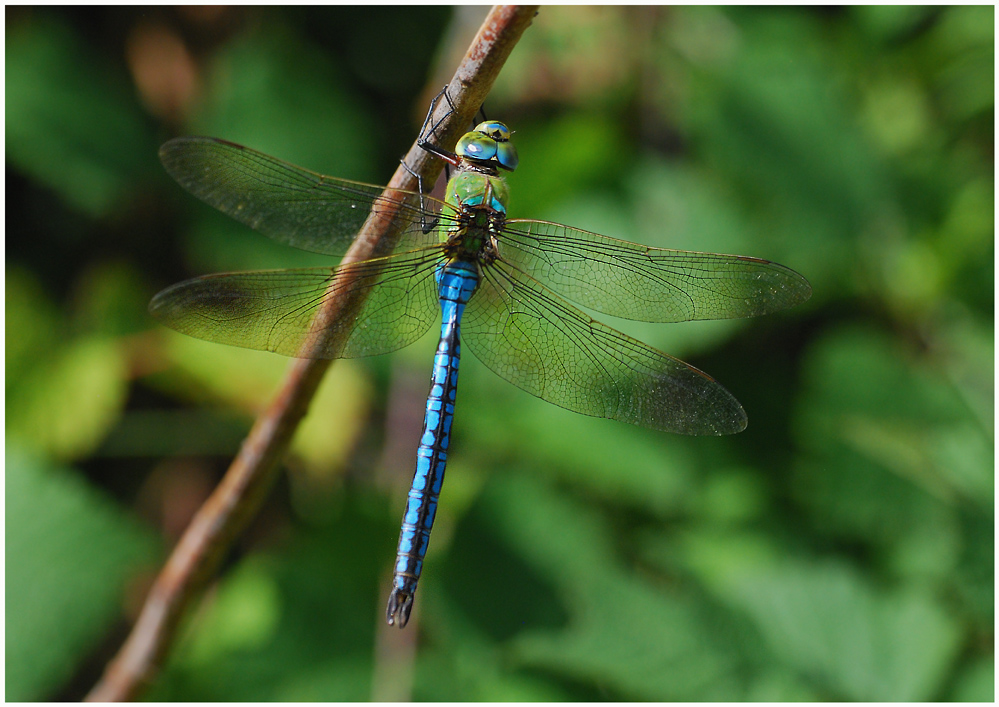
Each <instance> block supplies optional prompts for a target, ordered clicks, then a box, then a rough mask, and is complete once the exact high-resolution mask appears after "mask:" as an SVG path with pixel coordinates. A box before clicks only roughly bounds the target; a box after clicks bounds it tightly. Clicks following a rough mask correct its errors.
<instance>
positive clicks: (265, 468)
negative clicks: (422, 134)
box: [86, 6, 536, 702]
mask: <svg viewBox="0 0 999 707" xmlns="http://www.w3.org/2000/svg"><path fill="white" fill-rule="evenodd" d="M535 12H536V8H535V7H533V6H530V7H524V6H498V7H495V8H493V10H492V11H491V12H490V13H489V16H488V17H487V18H486V20H485V22H484V23H483V24H482V27H481V28H480V29H479V32H478V34H477V35H476V37H475V39H474V40H473V42H472V44H471V46H470V47H469V50H468V52H467V53H466V55H465V58H464V60H463V61H462V63H461V65H460V66H459V67H458V70H457V71H456V72H455V75H454V78H453V79H452V80H451V83H450V84H449V87H448V92H449V95H450V97H451V103H452V105H453V112H452V113H451V115H449V116H447V118H446V119H444V113H445V112H446V111H447V110H448V109H449V108H448V106H447V105H439V106H438V108H437V112H438V114H439V115H435V116H434V119H435V120H437V119H438V118H441V119H444V121H443V122H442V123H441V124H440V126H439V127H438V129H437V132H436V135H437V136H438V139H439V144H441V145H444V146H449V145H454V143H455V142H456V141H457V139H458V137H459V134H460V133H461V132H462V131H463V130H464V129H466V128H467V126H468V125H469V123H470V122H471V121H472V118H473V117H474V115H475V113H476V111H478V109H479V106H480V105H481V104H482V102H483V100H484V99H485V97H486V95H487V94H488V93H489V90H490V88H491V87H492V84H493V81H494V80H495V78H496V76H497V75H498V73H499V70H500V68H501V67H502V65H503V63H504V62H505V61H506V58H507V57H508V56H509V54H510V51H511V50H512V49H513V47H514V45H515V44H516V43H517V41H518V40H519V38H520V35H521V34H522V33H523V32H524V30H525V29H526V28H527V27H528V25H530V22H531V18H533V17H534V14H535ZM406 163H407V164H408V165H409V167H410V169H411V170H412V173H411V172H410V171H408V170H406V169H404V168H402V167H401V166H400V168H399V169H397V170H396V173H395V175H394V176H393V177H392V180H391V181H390V182H389V185H388V188H387V189H386V191H385V194H384V195H385V196H386V197H387V199H386V200H385V203H390V204H391V203H395V204H398V203H399V201H397V200H394V199H393V190H396V189H405V190H410V191H412V190H415V189H416V187H417V180H416V177H415V176H414V175H413V173H416V174H419V175H420V176H421V177H422V178H423V182H424V183H425V184H433V183H434V180H435V179H436V177H437V175H438V174H439V172H440V169H441V166H440V161H439V160H435V159H431V158H430V156H429V155H428V154H427V153H426V152H425V151H424V150H422V149H420V148H418V147H417V146H416V144H415V143H414V145H413V147H412V148H410V151H409V154H407V155H406ZM385 203H382V204H380V205H379V209H378V210H377V213H375V212H373V213H372V215H371V216H370V217H369V218H368V221H367V222H366V223H365V225H364V227H363V228H362V229H361V231H360V233H359V234H358V236H357V239H356V240H355V242H354V244H353V246H352V247H351V248H350V250H349V252H348V253H347V255H346V256H344V259H343V261H342V262H343V263H344V264H347V263H352V262H358V261H362V260H367V259H368V258H370V257H372V255H373V254H375V253H378V252H385V249H386V243H391V239H392V238H393V237H397V236H398V234H399V233H400V232H401V230H402V228H403V227H404V226H405V225H406V224H405V223H404V219H403V217H402V216H401V215H400V214H399V213H398V209H389V208H386V206H385ZM387 239H388V240H387ZM340 273H341V275H342V276H347V277H349V276H350V269H349V268H347V269H346V270H343V269H341V271H340ZM341 275H338V277H341ZM338 284H339V285H344V284H346V283H343V282H342V281H341V282H339V283H338ZM337 291H338V292H350V288H349V287H346V286H341V287H338V289H337ZM328 300H329V301H327V302H326V303H325V304H324V305H323V308H322V310H321V311H320V313H319V314H318V315H317V317H321V318H322V320H324V321H332V320H335V319H336V318H338V317H341V316H349V313H350V312H351V311H356V308H357V307H359V306H360V301H359V297H358V296H356V295H352V294H348V295H346V296H342V297H331V298H328ZM345 313H346V314H345ZM330 363H331V362H330V361H327V360H311V359H297V360H296V361H295V362H294V364H293V365H292V366H291V369H290V371H289V374H288V377H287V378H286V380H285V381H284V383H283V385H282V387H281V389H280V391H279V392H278V394H277V396H276V397H275V398H274V400H273V401H272V402H271V404H270V406H269V407H268V408H267V410H266V411H265V412H264V413H263V414H262V415H261V416H260V417H259V418H258V419H257V421H256V423H255V424H254V426H253V429H251V430H250V434H249V435H248V436H247V438H246V440H245V441H244V442H243V446H242V447H241V449H240V451H239V454H238V455H237V456H236V458H235V459H234V460H233V462H232V464H231V466H230V467H229V470H228V471H227V472H226V475H225V477H224V478H223V479H222V482H221V483H220V484H219V486H218V487H217V488H216V489H215V491H214V492H213V493H212V495H211V496H210V497H209V498H208V500H207V501H206V502H205V504H204V505H203V506H202V507H201V508H200V509H199V510H198V512H197V514H196V515H195V517H194V519H193V520H192V521H191V524H190V525H189V526H188V528H187V530H186V531H185V532H184V535H183V536H182V537H181V539H180V542H178V543H177V546H176V548H174V551H173V553H172V554H171V555H170V558H169V559H168V560H167V563H166V565H165V566H164V567H163V569H162V571H161V572H160V574H159V576H158V577H157V579H156V582H155V583H154V584H153V587H152V589H151V590H150V592H149V596H148V597H147V598H146V602H145V605H144V606H143V608H142V612H141V613H140V615H139V618H138V620H137V621H136V623H135V626H134V627H133V629H132V632H131V633H130V634H129V637H128V639H127V640H126V641H125V644H124V645H123V646H122V648H121V650H120V651H119V652H118V655H117V656H115V658H114V659H113V660H112V661H111V662H110V663H109V664H108V666H107V668H106V669H105V672H104V675H103V676H102V677H101V680H100V681H99V682H98V683H97V684H96V685H95V686H94V688H93V689H92V690H91V691H90V693H89V694H88V695H87V698H86V699H87V700H88V701H100V702H108V701H124V700H133V699H135V698H136V697H137V696H138V695H139V694H140V692H141V691H142V689H143V688H144V687H145V686H146V685H148V684H149V682H150V681H151V680H152V679H153V677H154V676H155V674H156V671H157V669H158V667H159V665H160V664H161V662H162V661H163V659H164V657H165V656H166V654H167V652H168V651H169V648H170V646H171V645H172V643H173V640H174V638H175V636H176V633H177V628H178V625H179V623H180V620H181V617H182V616H183V615H184V612H185V610H186V608H187V606H188V605H189V604H190V603H191V601H192V600H193V599H194V598H195V597H197V596H199V595H200V593H201V591H202V590H203V588H204V585H205V583H206V582H207V581H208V579H209V578H210V577H211V576H212V575H213V574H214V572H215V570H216V568H217V567H218V564H219V562H220V561H221V560H222V558H223V557H224V556H225V554H226V553H227V552H228V551H229V548H230V546H231V544H232V542H233V540H234V539H235V538H236V537H237V536H238V535H239V533H240V532H241V531H242V530H243V528H244V527H245V526H246V524H247V523H248V522H249V520H250V519H251V518H252V517H253V516H254V515H255V514H256V512H257V511H258V509H259V507H260V505H261V503H262V502H263V499H264V498H265V497H266V494H267V491H268V489H269V488H270V486H271V484H272V482H273V481H274V478H275V477H276V475H277V469H278V462H279V461H280V460H281V458H282V457H283V455H284V453H285V451H286V450H287V448H288V445H289V443H290V442H291V439H292V436H293V435H294V433H295V430H296V429H297V428H298V424H299V422H300V421H301V420H302V418H303V417H304V416H305V413H306V411H307V410H308V407H309V402H310V401H311V400H312V396H313V395H314V394H315V392H316V389H317V388H318V386H319V383H320V381H321V380H322V377H323V374H324V373H325V372H326V369H327V368H328V367H329V365H330Z"/></svg>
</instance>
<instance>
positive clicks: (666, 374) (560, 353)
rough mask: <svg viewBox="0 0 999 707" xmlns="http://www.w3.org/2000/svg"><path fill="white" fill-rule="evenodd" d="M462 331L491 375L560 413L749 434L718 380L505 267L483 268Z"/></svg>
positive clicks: (687, 430) (670, 428)
mask: <svg viewBox="0 0 999 707" xmlns="http://www.w3.org/2000/svg"><path fill="white" fill-rule="evenodd" d="M462 331H463V338H464V341H465V343H466V346H467V347H468V348H469V349H470V350H471V351H472V353H474V354H475V356H476V357H477V358H478V359H479V360H480V361H482V362H483V363H484V364H485V365H486V366H488V367H489V368H491V369H492V370H493V371H495V372H496V373H497V374H499V375H500V376H501V377H503V378H505V379H506V380H508V381H510V382H511V383H513V384H514V385H516V386H517V387H519V388H521V389H523V390H526V391H527V392H529V393H531V394H533V395H536V396H538V397H539V398H541V399H542V400H547V401H548V402H550V403H554V404H555V405H558V406H560V407H564V408H566V409H569V410H573V411H575V412H579V413H583V414H584V415H592V416H594V417H605V418H610V419H614V420H620V421H622V422H628V423H631V424H633V425H639V426H641V427H648V428H651V429H655V430H664V431H669V432H678V433H681V434H690V435H722V434H732V433H735V432H739V431H741V430H743V429H744V428H745V427H746V413H745V412H744V411H743V409H742V406H741V405H740V404H739V402H738V401H737V400H736V399H735V398H734V397H733V396H732V394H731V393H729V392H728V391H727V390H725V388H723V387H722V386H721V385H720V384H719V383H717V382H716V381H715V380H714V379H713V378H711V377H710V376H708V375H707V374H705V373H702V372H701V371H699V370H697V369H696V368H694V367H693V366H690V365H688V364H686V363H684V362H683V361H680V360H679V359H676V358H673V357H672V356H668V355H666V354H664V353H662V352H660V351H657V350H656V349H653V348H652V347H650V346H647V345H645V344H643V343H642V342H640V341H637V340H635V339H632V338H631V337H628V336H626V335H624V334H622V333H621V332H619V331H616V330H615V329H612V328H610V327H608V326H606V325H604V324H601V323H600V322H597V321H594V320H593V319H591V318H590V317H588V316H587V315H586V314H584V313H583V312H581V311H579V310H578V309H576V308H575V307H574V306H572V305H571V304H569V303H568V302H565V301H564V300H562V299H561V298H559V297H557V296H556V295H554V294H552V293H551V292H549V291H548V290H547V289H546V288H545V287H544V286H543V285H541V284H540V283H539V282H538V281H536V280H535V279H533V278H531V277H529V276H526V275H524V274H523V273H519V272H517V271H516V270H514V269H512V268H510V267H509V266H507V265H505V264H503V263H501V262H496V263H493V265H491V266H490V267H488V268H484V269H483V277H482V281H481V283H480V285H479V288H478V290H477V291H476V292H475V294H474V295H473V296H472V299H471V301H470V302H469V304H468V306H467V308H466V310H465V319H464V324H463V326H462Z"/></svg>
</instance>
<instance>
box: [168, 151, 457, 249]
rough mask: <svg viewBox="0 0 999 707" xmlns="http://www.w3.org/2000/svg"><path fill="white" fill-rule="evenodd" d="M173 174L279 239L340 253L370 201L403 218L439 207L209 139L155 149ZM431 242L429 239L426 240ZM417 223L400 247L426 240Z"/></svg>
mask: <svg viewBox="0 0 999 707" xmlns="http://www.w3.org/2000/svg"><path fill="white" fill-rule="evenodd" d="M160 160H161V161H162V162H163V166H164V167H165V168H166V170H167V172H169V173H170V176H171V177H173V178H174V179H176V180H177V182H178V183H179V184H180V185H181V186H182V187H184V188H185V189H187V190H188V191H189V192H191V193H192V194H194V195H195V196H196V197H198V198H199V199H201V200H202V201H204V202H205V203H207V204H209V205H211V206H214V207H215V208H216V209H218V210H219V211H221V212H222V213H224V214H227V215H229V216H231V217H232V218H234V219H236V220H237V221H240V222H241V223H244V224H246V225H247V226H249V227H250V228H253V229H255V230H257V231H260V232H261V233H263V234H264V235H266V236H269V237H270V238H273V239H275V240H277V241H280V242H281V243H286V244H287V245H291V246H295V247H296V248H301V249H302V250H308V251H312V252H314V253H323V254H326V255H343V254H344V253H345V252H346V251H347V248H348V247H349V246H350V244H351V242H352V241H353V239H354V236H356V235H357V232H358V231H359V230H360V228H361V226H362V225H363V224H364V221H365V220H366V219H367V218H368V214H369V212H370V211H371V209H372V207H374V208H375V209H376V210H377V209H391V211H392V212H395V211H396V209H397V208H398V209H399V212H398V215H399V217H400V218H403V219H406V220H407V221H413V222H415V223H417V224H420V223H425V224H429V223H431V222H432V221H433V220H434V219H435V218H436V217H437V214H438V213H440V211H441V209H442V208H445V210H446V211H447V212H448V213H449V214H450V213H451V212H452V211H453V209H451V207H445V206H444V204H443V203H442V202H440V201H437V200H436V199H433V198H432V197H428V196H424V197H422V199H421V198H420V195H419V194H416V193H415V192H406V191H401V190H397V191H396V192H395V194H397V195H398V198H388V197H383V196H382V191H383V189H384V187H379V186H375V185H372V184H363V183H361V182H352V181H349V180H346V179H337V178H335V177H326V176H323V175H321V174H318V173H317V172H312V171H309V170H307V169H303V168H301V167H296V166H294V165H292V164H288V163H287V162H282V161H281V160H278V159H275V158H273V157H270V156H268V155H265V154H263V153H262V152H257V151H256V150H251V149H250V148H248V147H243V146H242V145H237V144H235V143H232V142H226V141H225V140H219V139H217V138H209V137H181V138H175V139H173V140H170V141H169V142H167V143H166V144H164V145H163V146H162V147H161V148H160ZM430 240H432V239H430ZM430 240H428V237H427V235H426V234H425V233H424V232H423V230H422V229H408V230H407V231H406V233H405V234H404V235H403V237H402V240H401V241H400V243H401V244H402V245H403V246H404V249H406V250H408V249H411V248H417V247H420V246H423V245H428V244H429V242H430Z"/></svg>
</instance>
